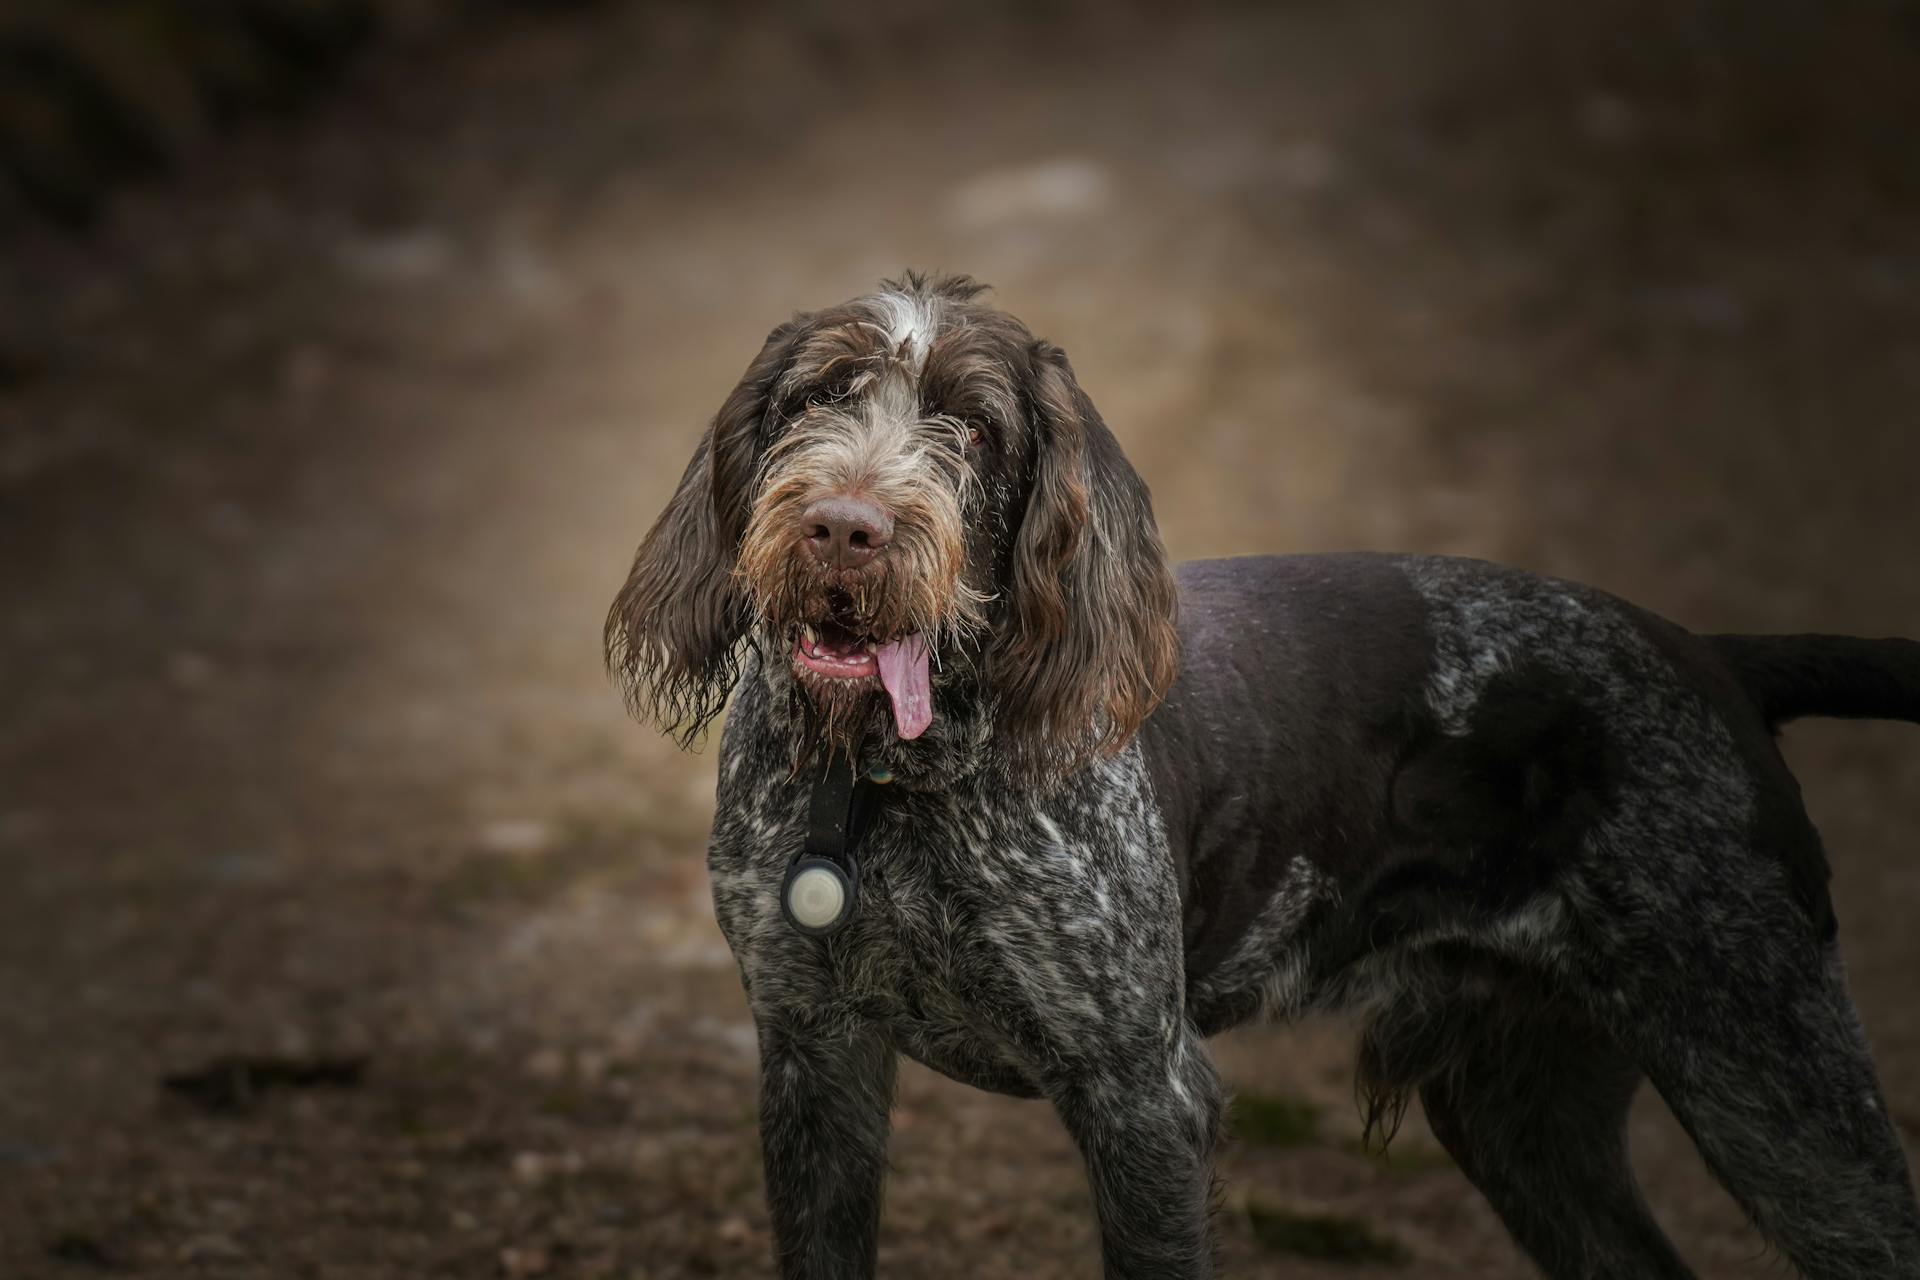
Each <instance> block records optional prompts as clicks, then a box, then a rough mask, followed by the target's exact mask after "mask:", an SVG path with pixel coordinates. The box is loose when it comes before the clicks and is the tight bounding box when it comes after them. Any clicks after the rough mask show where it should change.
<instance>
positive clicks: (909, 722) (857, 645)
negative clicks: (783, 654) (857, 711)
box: [793, 619, 933, 738]
mask: <svg viewBox="0 0 1920 1280" xmlns="http://www.w3.org/2000/svg"><path fill="white" fill-rule="evenodd" d="M793 664H794V666H795V667H797V668H798V669H799V670H800V671H801V672H802V673H803V674H804V675H806V676H807V677H809V678H810V680H809V682H810V683H816V682H822V681H830V682H832V683H831V684H830V685H828V687H829V688H833V689H836V690H839V689H845V690H847V691H849V692H851V691H858V690H864V689H870V688H872V687H873V686H874V685H875V684H878V685H879V686H880V687H881V688H883V689H885V690H886V691H887V698H888V700H889V701H891V702H892V703H893V726H894V730H895V731H896V732H897V733H898V734H899V735H900V736H901V737H902V738H917V737H919V736H920V735H921V734H923V733H925V732H926V731H927V726H928V725H930V724H932V723H933V691H932V688H931V680H930V677H929V674H928V670H927V667H928V653H927V642H926V641H925V640H924V639H923V638H922V637H921V635H920V633H919V632H918V631H912V632H908V633H907V634H906V635H904V636H898V637H895V638H894V639H891V640H880V639H876V638H875V637H873V636H870V635H866V634H863V633H862V632H860V631H857V630H855V629H853V628H852V627H848V626H844V625H842V624H841V623H838V622H834V621H832V620H830V619H829V620H826V621H822V622H820V623H818V624H816V625H811V626H802V627H801V628H800V630H799V633H798V634H797V635H795V636H794V640H793Z"/></svg>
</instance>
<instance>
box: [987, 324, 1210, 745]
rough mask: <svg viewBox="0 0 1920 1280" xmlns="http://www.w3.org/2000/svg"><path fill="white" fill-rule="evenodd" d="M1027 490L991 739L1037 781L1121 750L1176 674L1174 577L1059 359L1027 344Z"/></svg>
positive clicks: (1124, 472) (1140, 499) (1128, 479)
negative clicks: (997, 735) (998, 738)
mask: <svg viewBox="0 0 1920 1280" xmlns="http://www.w3.org/2000/svg"><path fill="white" fill-rule="evenodd" d="M1030 355H1031V358H1032V364H1031V370H1030V373H1029V376H1028V378H1027V382H1026V387H1025V393H1026V394H1025V398H1026V401H1027V409H1028V415H1029V418H1030V421H1031V424H1032V431H1033V442H1032V468H1033V469H1032V479H1031V488H1030V490H1029V496H1028V498H1027V506H1026V511H1025V513H1024V515H1023V516H1022V517H1021V520H1020V526H1019V532H1018V534H1017V535H1016V537H1015V540H1014V548H1013V566H1012V590H1011V592H1010V598H1009V601H1008V607H1009V617H1008V619H1007V622H1006V626H1005V629H1004V631H1003V632H1002V635H1001V637H1000V641H999V647H998V652H997V653H996V655H995V658H994V665H993V668H992V676H993V682H994V685H995V687H996V726H995V727H996V731H997V732H999V733H1000V735H1001V740H1002V743H1003V749H1004V750H1005V752H1006V753H1007V755H1008V757H1009V758H1010V760H1011V761H1012V762H1013V764H1014V767H1015V771H1016V772H1017V773H1019V774H1022V775H1025V776H1028V777H1032V778H1038V779H1046V778H1048V777H1053V776H1058V775H1059V774H1060V773H1062V772H1064V771H1066V770H1068V769H1071V768H1073V767H1074V766H1076V765H1078V764H1081V763H1084V762H1085V761H1086V760H1087V759H1089V758H1091V757H1092V756H1095V755H1100V754H1107V755H1111V754H1112V753H1114V752H1116V751H1118V750H1120V748H1122V747H1124V746H1125V745H1126V744H1127V742H1128V741H1129V740H1131V739H1132V737H1133V735H1134V733H1135V731H1136V730H1138V729H1139V727H1140V723H1141V721H1143V720H1145V719H1146V717H1147V713H1148V712H1150V711H1152V710H1153V708H1154V706H1155V705H1156V704H1157V703H1158V702H1159V701H1160V699H1161V698H1162V697H1163V696H1164V695H1165V694H1166V691H1167V687H1168V686H1169V685H1170V684H1172V682H1173V676H1174V672H1175V669H1176V666H1177V665H1178V661H1179V636H1178V633H1177V631H1176V630H1175V625H1174V622H1175V618H1174V611H1175V595H1174V585H1173V576H1172V574H1171V573H1170V572H1169V570H1168V567H1167V557H1166V552H1165V551H1164V550H1163V549H1162V547H1161V545H1160V533H1159V530H1158V529H1157V528H1156V527H1155V525H1154V521H1153V505H1152V502H1151V501H1150V500H1149V498H1148V495H1147V486H1146V485H1145V484H1144V483H1143V482H1142V481H1141V479H1140V477H1139V475H1137V474H1136V473H1135V472H1134V469H1133V467H1132V465H1131V464H1130V463H1128V461H1127V459H1126V456H1125V455H1124V454H1122V453H1121V452H1120V445H1119V442H1117V441H1116V440H1115V439H1114V438H1113V434H1112V432H1110V431H1108V430H1107V427H1106V424H1105V423H1104V422H1102V421H1101V420H1100V415H1099V413H1098V412H1097V411H1096V410H1095V409H1094V407H1093V403H1092V401H1090V400H1089V399H1088V398H1087V396H1086V393H1085V392H1083V391H1082V390H1081V389H1080V384H1079V383H1078V382H1076V381H1075V380H1074V376H1073V370H1072V368H1071V367H1070V366H1069V365H1068V364H1067V358H1066V354H1065V353H1064V352H1062V351H1061V350H1060V349H1059V348H1057V347H1054V346H1051V345H1049V344H1047V343H1044V342H1042V343H1035V344H1034V346H1033V348H1032V350H1031V352H1030Z"/></svg>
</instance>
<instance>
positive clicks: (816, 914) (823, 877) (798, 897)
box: [787, 867, 847, 929]
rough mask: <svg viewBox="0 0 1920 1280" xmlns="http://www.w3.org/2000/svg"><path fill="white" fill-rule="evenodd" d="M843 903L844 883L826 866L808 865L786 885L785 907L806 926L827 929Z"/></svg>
mask: <svg viewBox="0 0 1920 1280" xmlns="http://www.w3.org/2000/svg"><path fill="white" fill-rule="evenodd" d="M846 905H847V890H846V885H845V884H844V883H843V882H842V881H841V879H840V877H839V876H837V875H835V874H833V872H831V871H829V870H827V869H826V868H825V867H808V868H807V869H806V870H805V871H802V872H801V873H800V874H799V875H797V876H795V877H794V878H793V883H792V884H790V885H788V886H787V910H788V911H790V912H792V913H793V918H794V919H795V920H797V921H799V922H800V923H801V924H803V925H805V926H806V927H807V928H809V929H824V928H826V927H827V926H828V925H830V924H832V923H833V922H834V921H835V920H837V919H839V917H840V912H841V911H843V910H844V909H845V908H846Z"/></svg>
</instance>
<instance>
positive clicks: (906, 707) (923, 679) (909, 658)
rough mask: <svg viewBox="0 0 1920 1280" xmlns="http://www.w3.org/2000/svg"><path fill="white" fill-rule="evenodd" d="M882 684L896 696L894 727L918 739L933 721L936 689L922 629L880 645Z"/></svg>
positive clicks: (891, 695)
mask: <svg viewBox="0 0 1920 1280" xmlns="http://www.w3.org/2000/svg"><path fill="white" fill-rule="evenodd" d="M876 656H877V657H878V658H879V659H880V683H881V684H883V685H885V686H886V687H887V697H889V698H891V699H893V727H894V728H895V729H896V730H897V731H898V732H899V734H900V736H901V737H903V738H917V737H919V736H920V735H921V734H923V733H925V732H926V731H927V726H928V725H930V724H932V723H933V692H932V690H931V689H930V688H929V686H928V681H927V642H926V641H925V640H923V639H921V638H920V633H919V632H917V631H916V632H914V633H913V634H912V635H909V636H902V637H901V638H900V639H898V640H889V641H887V642H886V643H885V644H883V645H881V646H880V649H879V651H878V653H877V655H876Z"/></svg>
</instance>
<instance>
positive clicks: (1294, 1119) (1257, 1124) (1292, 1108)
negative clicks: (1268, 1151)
mask: <svg viewBox="0 0 1920 1280" xmlns="http://www.w3.org/2000/svg"><path fill="white" fill-rule="evenodd" d="M1227 1132H1228V1133H1229V1134H1230V1135H1231V1136H1232V1137H1234V1138H1236V1139H1238V1140H1239V1141H1241V1142H1245V1143H1250V1144H1252V1145H1254V1146H1260V1147H1303V1146H1306V1145H1307V1144H1309V1143H1311V1142H1313V1141H1315V1140H1316V1139H1318V1138H1319V1136H1320V1108H1318V1107H1316V1106H1314V1105H1313V1104H1312V1103H1311V1102H1303V1101H1301V1100H1300V1099H1298V1098H1287V1097H1281V1096H1279V1095H1275V1094H1258V1093H1243V1094H1240V1095H1239V1096H1237V1097H1236V1098H1234V1100H1233V1105H1232V1107H1231V1108H1229V1110H1228V1111H1227Z"/></svg>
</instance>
